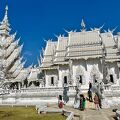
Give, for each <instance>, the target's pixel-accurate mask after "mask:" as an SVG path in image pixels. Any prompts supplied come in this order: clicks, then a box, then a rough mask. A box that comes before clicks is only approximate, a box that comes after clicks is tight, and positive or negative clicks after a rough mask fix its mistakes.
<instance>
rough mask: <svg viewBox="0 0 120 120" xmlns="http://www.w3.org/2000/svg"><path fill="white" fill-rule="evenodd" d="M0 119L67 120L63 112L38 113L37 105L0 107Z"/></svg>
mask: <svg viewBox="0 0 120 120" xmlns="http://www.w3.org/2000/svg"><path fill="white" fill-rule="evenodd" d="M0 120H65V116H62V115H61V114H56V113H55V114H54V113H49V114H37V111H36V110H35V107H6V106H5V107H0Z"/></svg>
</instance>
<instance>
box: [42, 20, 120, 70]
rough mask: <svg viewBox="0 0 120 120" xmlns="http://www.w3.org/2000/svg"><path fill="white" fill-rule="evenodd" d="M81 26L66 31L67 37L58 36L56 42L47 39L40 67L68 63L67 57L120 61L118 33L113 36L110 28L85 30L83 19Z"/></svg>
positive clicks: (119, 38) (119, 37)
mask: <svg viewBox="0 0 120 120" xmlns="http://www.w3.org/2000/svg"><path fill="white" fill-rule="evenodd" d="M81 26H82V30H81V31H80V32H68V37H63V36H59V37H58V41H57V42H52V41H48V42H47V45H46V48H45V54H44V55H43V61H42V64H41V66H40V67H42V68H44V67H46V68H50V67H52V68H53V67H54V66H56V65H60V64H68V60H69V59H85V60H86V59H89V58H103V56H105V61H106V62H115V61H116V62H117V61H120V55H119V50H118V43H120V42H119V41H120V35H119V36H114V35H113V34H112V32H111V31H110V30H108V32H104V33H101V32H100V28H95V29H92V30H90V31H86V30H85V23H84V21H83V20H82V23H81ZM115 38H117V40H118V43H117V42H116V41H117V40H115ZM119 48H120V47H119ZM54 53H55V54H54Z"/></svg>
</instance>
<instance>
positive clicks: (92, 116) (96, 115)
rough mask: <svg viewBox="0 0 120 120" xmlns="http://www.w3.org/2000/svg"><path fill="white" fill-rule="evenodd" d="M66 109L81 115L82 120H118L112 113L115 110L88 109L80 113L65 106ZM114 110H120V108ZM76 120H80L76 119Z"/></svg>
mask: <svg viewBox="0 0 120 120" xmlns="http://www.w3.org/2000/svg"><path fill="white" fill-rule="evenodd" d="M54 107H56V106H54ZM64 108H65V109H66V110H68V111H73V112H74V113H76V114H78V115H80V116H81V117H80V120H116V119H114V116H115V113H114V112H112V109H113V108H110V109H100V110H96V109H94V108H87V109H86V110H85V111H80V110H77V109H74V108H72V107H68V106H65V107H64ZM114 108H119V109H120V106H119V107H114ZM74 120H78V119H76V118H75V119H74Z"/></svg>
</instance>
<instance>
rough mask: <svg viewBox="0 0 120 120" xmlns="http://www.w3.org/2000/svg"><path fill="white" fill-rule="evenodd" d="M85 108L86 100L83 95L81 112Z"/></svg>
mask: <svg viewBox="0 0 120 120" xmlns="http://www.w3.org/2000/svg"><path fill="white" fill-rule="evenodd" d="M85 108H86V99H85V97H84V95H83V110H85Z"/></svg>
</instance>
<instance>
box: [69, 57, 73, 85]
mask: <svg viewBox="0 0 120 120" xmlns="http://www.w3.org/2000/svg"><path fill="white" fill-rule="evenodd" d="M72 75H73V69H72V60H71V59H69V85H73V79H72V78H73V76H72Z"/></svg>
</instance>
